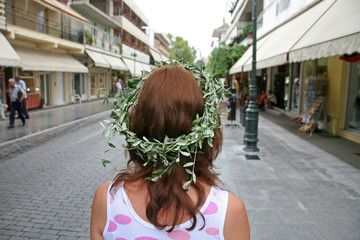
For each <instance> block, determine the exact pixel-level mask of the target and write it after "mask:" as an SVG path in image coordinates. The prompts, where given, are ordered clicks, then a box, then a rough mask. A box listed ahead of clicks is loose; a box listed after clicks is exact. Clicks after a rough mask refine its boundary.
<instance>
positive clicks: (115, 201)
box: [103, 183, 228, 240]
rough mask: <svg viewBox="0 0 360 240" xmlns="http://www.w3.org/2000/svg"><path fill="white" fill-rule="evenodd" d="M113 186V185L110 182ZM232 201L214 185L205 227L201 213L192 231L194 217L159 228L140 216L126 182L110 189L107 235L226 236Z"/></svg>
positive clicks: (177, 239)
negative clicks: (228, 207)
mask: <svg viewBox="0 0 360 240" xmlns="http://www.w3.org/2000/svg"><path fill="white" fill-rule="evenodd" d="M110 186H111V185H110ZM227 205H228V192H227V191H224V190H222V189H220V188H218V187H214V186H213V187H211V190H210V193H209V195H208V197H207V198H206V201H205V203H204V205H203V206H202V208H201V209H200V211H201V212H202V214H203V215H204V217H205V227H204V228H203V229H202V230H199V229H200V228H201V227H202V226H203V223H204V221H203V220H202V218H201V216H200V214H198V215H197V220H198V224H197V225H196V227H195V229H194V230H192V231H187V230H186V228H188V227H189V226H191V221H190V220H189V221H187V222H184V223H182V224H180V225H178V226H176V227H175V229H174V230H173V231H172V232H170V233H168V232H166V231H165V230H158V229H156V228H155V226H154V225H152V224H151V223H149V222H146V221H145V220H143V219H142V218H140V217H139V216H138V215H137V213H136V212H135V210H134V209H133V207H132V205H131V202H130V200H129V198H128V196H127V194H126V192H125V190H124V184H123V183H122V184H121V186H120V187H119V188H118V189H117V191H116V192H115V193H114V195H113V194H112V193H110V187H109V190H108V193H107V220H106V225H105V228H104V232H103V236H104V239H105V240H189V239H206V240H211V239H224V232H223V230H224V223H225V216H226V209H227Z"/></svg>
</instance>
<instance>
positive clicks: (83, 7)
mask: <svg viewBox="0 0 360 240" xmlns="http://www.w3.org/2000/svg"><path fill="white" fill-rule="evenodd" d="M71 8H72V9H75V10H76V11H77V12H79V13H80V14H82V15H84V16H91V20H92V21H94V22H97V23H102V24H104V25H105V26H107V27H111V28H121V24H120V23H118V22H116V21H114V20H113V19H112V18H111V17H110V16H109V15H107V14H106V13H104V12H103V11H101V10H100V9H99V8H97V7H95V6H94V5H93V4H91V3H90V2H89V1H72V3H71Z"/></svg>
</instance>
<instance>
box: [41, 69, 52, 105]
mask: <svg viewBox="0 0 360 240" xmlns="http://www.w3.org/2000/svg"><path fill="white" fill-rule="evenodd" d="M40 93H41V98H42V100H43V101H44V104H45V105H51V104H52V101H51V74H50V73H44V72H42V73H40Z"/></svg>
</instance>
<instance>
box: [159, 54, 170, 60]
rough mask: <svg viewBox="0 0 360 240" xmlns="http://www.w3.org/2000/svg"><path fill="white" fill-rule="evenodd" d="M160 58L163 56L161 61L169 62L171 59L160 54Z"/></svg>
mask: <svg viewBox="0 0 360 240" xmlns="http://www.w3.org/2000/svg"><path fill="white" fill-rule="evenodd" d="M160 56H161V60H163V61H167V60H169V58H168V57H167V56H165V55H164V54H161V53H160Z"/></svg>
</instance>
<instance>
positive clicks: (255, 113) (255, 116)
mask: <svg viewBox="0 0 360 240" xmlns="http://www.w3.org/2000/svg"><path fill="white" fill-rule="evenodd" d="M256 13H257V6H256V0H253V17H252V20H253V56H252V71H251V80H250V85H249V93H250V102H249V107H248V108H247V109H246V127H245V136H244V141H245V144H246V145H245V148H244V150H245V151H247V152H258V151H259V148H258V147H257V142H258V141H259V140H258V138H257V137H258V123H259V109H258V107H257V103H256V98H257V94H256V30H257V25H256V21H257V19H256Z"/></svg>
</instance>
